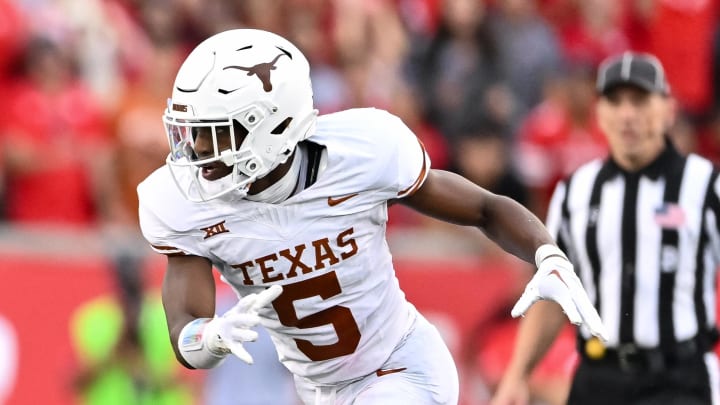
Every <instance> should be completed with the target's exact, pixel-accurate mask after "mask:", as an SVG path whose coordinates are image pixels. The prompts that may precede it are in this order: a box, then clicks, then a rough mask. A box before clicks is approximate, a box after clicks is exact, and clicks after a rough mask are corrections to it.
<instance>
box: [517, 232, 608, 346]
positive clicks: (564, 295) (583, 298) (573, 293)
mask: <svg viewBox="0 0 720 405" xmlns="http://www.w3.org/2000/svg"><path fill="white" fill-rule="evenodd" d="M546 246H547V245H546ZM553 248H554V249H555V250H556V251H557V252H558V253H559V254H556V253H555V250H553V252H552V254H548V255H546V256H545V257H544V258H541V259H539V260H537V262H538V270H537V272H536V273H535V276H533V278H532V280H530V282H529V283H528V284H527V286H526V287H525V292H523V294H522V296H521V297H520V299H519V300H518V301H517V303H516V304H515V306H514V307H513V309H512V312H511V314H512V316H513V317H518V316H521V315H524V314H525V312H526V311H527V310H528V308H530V306H531V305H532V304H533V303H535V302H536V301H537V300H540V299H544V300H551V301H555V302H557V303H558V304H560V306H561V307H562V309H563V311H564V312H565V314H566V315H567V317H568V318H569V319H570V322H572V323H574V324H575V325H585V326H586V327H587V328H588V329H589V330H590V333H592V334H593V335H595V336H597V337H599V338H600V339H602V340H605V341H606V340H607V332H606V331H605V326H604V325H603V323H602V320H601V319H600V315H599V314H598V312H597V310H596V309H595V307H594V306H593V304H592V302H590V298H588V296H587V293H586V292H585V289H584V288H583V286H582V283H581V282H580V279H579V278H578V277H577V275H576V274H575V271H574V270H573V265H572V264H571V263H570V262H569V261H568V260H567V259H566V258H565V255H564V253H562V251H560V249H557V248H556V247H553ZM538 251H540V249H538Z"/></svg>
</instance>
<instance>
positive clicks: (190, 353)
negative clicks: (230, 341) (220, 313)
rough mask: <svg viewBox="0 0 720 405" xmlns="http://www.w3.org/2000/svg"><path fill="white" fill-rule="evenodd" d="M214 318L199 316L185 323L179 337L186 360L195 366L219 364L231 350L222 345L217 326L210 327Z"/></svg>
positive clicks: (210, 366)
mask: <svg viewBox="0 0 720 405" xmlns="http://www.w3.org/2000/svg"><path fill="white" fill-rule="evenodd" d="M212 321H213V318H198V319H195V320H194V321H192V322H190V323H188V324H187V325H185V327H184V328H183V329H182V331H180V336H179V337H178V349H179V352H180V354H181V355H182V357H183V358H184V359H185V361H186V362H187V363H188V364H190V365H191V366H193V367H195V368H201V369H207V368H213V367H215V366H217V365H219V364H220V363H221V362H222V361H223V360H224V359H225V356H227V354H228V353H229V352H230V351H229V350H227V348H225V346H224V345H220V344H219V341H220V337H219V336H217V333H216V332H213V331H212V330H214V329H215V328H213V327H212V325H211V327H210V328H208V325H210V323H211V322H212Z"/></svg>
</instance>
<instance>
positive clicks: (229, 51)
mask: <svg viewBox="0 0 720 405" xmlns="http://www.w3.org/2000/svg"><path fill="white" fill-rule="evenodd" d="M164 122H165V127H166V130H167V136H168V141H169V144H170V154H169V155H168V158H167V164H166V165H164V166H163V167H161V168H159V169H158V170H157V171H155V172H154V173H152V174H151V175H150V176H149V177H148V178H147V179H146V180H145V181H143V182H142V183H141V184H140V185H139V186H138V194H139V198H140V208H139V215H140V224H141V228H142V232H143V234H144V236H145V238H146V239H147V240H148V241H149V243H150V244H151V245H152V248H153V249H154V250H155V251H156V252H158V253H161V254H164V255H166V256H167V270H166V275H165V279H164V282H163V302H164V307H165V311H166V315H167V321H168V327H169V330H170V336H171V339H172V343H173V346H174V348H175V351H176V354H177V358H178V360H179V361H180V362H181V363H182V364H184V365H185V366H186V367H189V368H211V367H214V366H216V365H218V364H219V363H221V362H222V361H223V359H224V358H225V357H226V356H227V355H228V354H230V353H232V354H233V355H236V356H238V357H239V358H241V359H242V360H244V361H246V362H247V363H252V357H251V356H250V355H249V354H248V353H247V352H246V351H245V349H244V348H243V344H244V343H246V342H250V341H253V340H254V339H255V338H256V337H257V332H255V331H254V330H253V327H255V326H257V325H262V326H264V327H265V328H267V330H268V331H269V333H270V335H271V337H272V339H273V341H274V343H275V346H276V348H277V351H278V355H279V359H280V361H281V362H282V363H283V364H284V365H285V366H286V367H287V368H288V369H289V370H290V371H291V372H292V373H293V374H294V376H295V382H296V387H297V391H298V394H299V396H300V398H301V399H302V400H303V402H305V403H307V404H323V403H330V404H350V403H353V404H380V403H382V404H389V403H392V404H395V403H411V404H454V403H456V402H457V399H458V376H457V371H456V368H455V365H454V362H453V359H452V357H451V355H450V352H449V351H448V349H447V347H446V345H445V344H444V342H443V340H442V338H441V336H440V334H439V333H438V331H437V329H436V328H435V327H434V326H433V325H431V324H430V323H429V322H428V321H427V320H426V319H425V318H424V317H423V316H422V315H421V314H420V313H419V312H418V311H417V310H416V309H415V307H414V306H413V305H412V304H410V303H409V302H408V301H406V300H405V296H404V294H403V292H402V291H401V289H400V287H399V285H398V280H397V279H396V277H395V273H394V269H393V264H392V260H391V254H390V251H389V249H388V245H387V242H386V240H385V225H386V222H387V210H388V205H389V204H390V203H393V202H397V203H400V204H405V205H407V206H409V207H412V208H414V209H416V210H418V211H420V212H422V213H425V214H427V215H431V216H433V217H436V218H440V219H442V220H445V221H449V222H453V223H457V224H460V225H472V226H476V227H478V228H480V229H482V230H483V231H484V232H485V233H486V234H487V235H488V236H490V237H491V238H492V239H493V240H494V241H495V242H497V243H498V244H499V245H500V246H502V247H503V248H504V249H506V250H507V251H508V252H510V253H512V254H515V255H517V256H518V257H520V258H522V259H525V260H527V261H531V262H532V261H533V260H534V262H535V263H536V264H537V266H538V271H537V273H536V275H535V276H534V277H533V279H532V280H531V281H530V283H529V284H528V287H527V288H526V291H525V293H524V294H523V295H522V296H521V298H520V300H519V301H518V303H517V305H516V307H515V308H514V309H513V315H514V316H519V315H521V314H523V313H524V312H525V311H526V310H527V308H528V307H529V306H530V305H531V304H532V303H533V302H535V301H536V300H538V299H550V300H554V301H557V302H558V303H559V304H560V305H561V306H562V308H563V310H564V311H565V312H566V314H567V315H568V317H569V318H570V320H571V321H572V322H573V323H576V324H585V325H586V326H587V327H588V328H589V329H590V330H591V331H592V332H593V333H594V334H596V335H600V336H602V334H603V326H602V323H601V320H600V318H599V316H598V314H597V312H596V311H595V309H594V308H593V306H592V305H591V303H590V301H589V300H588V298H587V295H586V294H585V291H584V290H583V288H582V286H581V284H580V282H579V280H578V278H577V277H576V276H575V274H574V272H573V268H572V265H571V264H570V263H569V262H568V260H567V258H566V257H565V254H564V253H563V252H562V251H561V250H560V249H558V248H557V247H556V246H555V245H554V243H553V240H552V238H551V237H550V235H549V234H548V232H547V231H546V229H545V227H544V226H543V225H542V223H541V222H540V221H539V220H538V219H537V218H536V217H535V216H533V215H532V214H531V213H530V212H529V211H528V210H526V209H525V208H523V207H522V206H521V205H519V204H518V203H516V202H514V201H512V200H511V199H508V198H506V197H501V196H498V195H494V194H492V193H490V192H488V191H486V190H484V189H482V188H480V187H478V186H475V185H474V184H473V183H471V182H470V181H468V180H466V179H464V178H462V177H460V176H459V175H456V174H453V173H450V172H446V171H440V170H433V169H432V168H431V167H430V161H429V159H428V155H427V154H426V153H425V150H424V149H423V145H422V144H421V143H420V142H419V141H418V139H417V138H416V137H415V135H414V134H413V133H412V132H411V131H410V130H409V129H408V127H406V126H405V125H404V124H403V123H402V122H401V120H400V119H398V118H397V117H395V116H393V115H391V114H390V113H388V112H385V111H381V110H377V109H372V108H363V109H352V110H347V111H342V112H338V113H333V114H328V115H324V116H320V117H318V116H317V110H315V109H314V107H313V99H312V90H311V83H310V68H309V64H308V61H307V60H306V58H305V57H304V56H303V54H302V53H301V52H300V51H299V50H298V49H297V48H296V47H295V46H294V45H293V44H291V43H290V42H288V41H287V40H286V39H284V38H282V37H280V36H277V35H275V34H273V33H270V32H265V31H259V30H251V29H238V30H230V31H225V32H222V33H219V34H216V35H214V36H212V37H210V38H208V39H207V40H205V41H204V42H202V43H201V44H200V45H198V46H197V47H196V48H195V49H194V50H193V51H192V52H191V53H190V55H189V56H188V57H187V59H186V60H185V62H184V63H183V65H182V66H181V68H180V70H179V72H178V74H177V77H176V80H175V84H174V88H173V93H172V98H171V99H170V100H169V101H168V104H167V109H166V111H165V114H164ZM213 267H214V268H216V269H217V270H218V271H219V272H220V274H221V276H222V279H223V280H224V281H225V282H227V283H228V284H229V285H230V286H232V287H233V288H234V290H235V291H236V293H237V294H238V297H239V301H238V303H237V305H236V306H235V307H234V308H232V309H231V310H230V311H228V312H227V313H225V314H223V315H221V316H216V315H215V284H214V278H213V273H212V271H213ZM272 384H273V382H272V381H268V382H267V387H258V389H273V388H272ZM241 395H242V393H240V392H239V393H238V396H239V397H240V396H241Z"/></svg>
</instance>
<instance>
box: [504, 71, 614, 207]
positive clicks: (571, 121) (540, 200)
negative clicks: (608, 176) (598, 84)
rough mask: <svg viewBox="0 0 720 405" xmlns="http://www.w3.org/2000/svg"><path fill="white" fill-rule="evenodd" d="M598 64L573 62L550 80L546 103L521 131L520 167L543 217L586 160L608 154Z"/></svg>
mask: <svg viewBox="0 0 720 405" xmlns="http://www.w3.org/2000/svg"><path fill="white" fill-rule="evenodd" d="M594 86H595V85H594V81H593V77H592V68H590V67H587V66H569V71H568V72H566V73H565V74H560V75H558V76H557V77H555V78H554V79H552V80H550V81H549V83H548V85H547V86H546V89H545V96H544V99H543V101H542V102H541V103H540V104H539V105H538V106H536V107H535V108H534V109H533V110H531V111H530V113H529V114H528V115H527V117H526V118H525V120H524V122H523V123H522V125H521V128H520V130H519V133H518V134H517V143H516V148H517V150H516V157H517V161H516V163H517V166H518V169H519V172H520V175H521V177H522V179H523V182H524V183H525V184H527V185H528V186H529V188H530V190H531V193H530V195H531V196H532V197H533V198H534V200H535V201H531V202H530V206H531V209H532V210H533V211H534V212H535V214H536V215H539V216H541V217H543V216H544V215H545V211H546V209H547V204H548V203H549V200H550V196H551V193H552V190H553V189H554V187H555V184H556V183H557V182H558V180H561V179H562V178H564V177H565V176H567V175H568V174H570V173H571V172H572V171H573V170H575V169H576V168H577V167H578V166H580V164H582V163H584V162H587V161H589V160H591V159H593V158H596V157H600V156H604V155H605V154H606V152H607V144H606V141H605V137H604V136H603V135H602V133H601V132H600V130H599V129H598V127H597V124H596V123H595V119H594V115H593V114H594V113H593V111H594V109H593V105H594V100H595V87H594Z"/></svg>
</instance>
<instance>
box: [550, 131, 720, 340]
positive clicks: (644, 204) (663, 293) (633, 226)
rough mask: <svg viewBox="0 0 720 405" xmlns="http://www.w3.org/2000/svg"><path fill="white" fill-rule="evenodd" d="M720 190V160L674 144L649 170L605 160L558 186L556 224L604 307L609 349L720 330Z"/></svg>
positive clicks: (557, 234) (552, 226)
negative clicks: (719, 295) (717, 163)
mask: <svg viewBox="0 0 720 405" xmlns="http://www.w3.org/2000/svg"><path fill="white" fill-rule="evenodd" d="M718 195H720V182H718V171H717V170H716V169H715V168H714V167H713V166H712V164H711V163H710V162H709V161H708V160H706V159H704V158H701V157H699V156H697V155H690V156H688V157H683V156H681V155H680V154H679V153H678V152H677V150H676V149H675V148H674V147H673V146H672V145H671V144H670V143H669V142H668V143H667V148H666V149H665V151H664V152H663V153H662V154H661V155H660V156H659V157H658V158H657V160H656V161H654V162H653V163H652V164H650V165H649V166H648V167H646V168H645V169H643V170H641V171H640V172H637V173H628V172H625V171H624V170H623V169H621V168H620V167H619V166H618V165H617V164H616V163H615V162H614V161H612V160H611V159H608V160H606V161H601V160H595V161H592V162H590V163H587V164H585V165H584V166H582V167H581V168H579V169H578V170H577V171H575V172H574V173H573V174H572V176H570V177H569V178H568V179H567V181H564V182H561V183H560V184H559V185H558V187H557V188H556V190H555V193H554V195H553V198H552V200H551V203H550V208H549V213H548V219H547V226H548V229H549V230H550V231H551V233H553V235H554V236H555V237H556V239H557V242H558V245H559V246H560V247H561V248H562V249H564V250H565V251H566V252H567V253H568V255H569V256H570V259H571V261H572V262H573V264H574V265H575V271H576V272H577V273H578V275H579V276H580V278H581V280H582V282H583V284H584V286H585V288H586V290H587V292H588V294H589V296H590V299H592V300H593V301H594V303H595V305H596V308H598V311H599V313H600V316H601V317H602V319H603V322H604V324H605V326H606V327H607V329H608V338H609V339H608V342H607V345H608V346H609V347H618V345H620V344H624V343H634V344H636V345H637V346H639V347H645V348H656V347H657V348H660V349H668V350H671V348H672V347H673V345H674V344H675V343H676V342H679V341H684V340H688V339H691V338H694V337H695V336H696V335H703V334H706V333H711V332H713V331H714V330H715V321H716V313H715V312H716V311H715V308H716V306H715V295H716V294H715V275H716V273H715V272H716V269H717V267H718V264H720V199H719V198H718ZM581 337H582V338H584V339H587V338H589V337H590V334H589V332H588V331H587V330H581Z"/></svg>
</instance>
